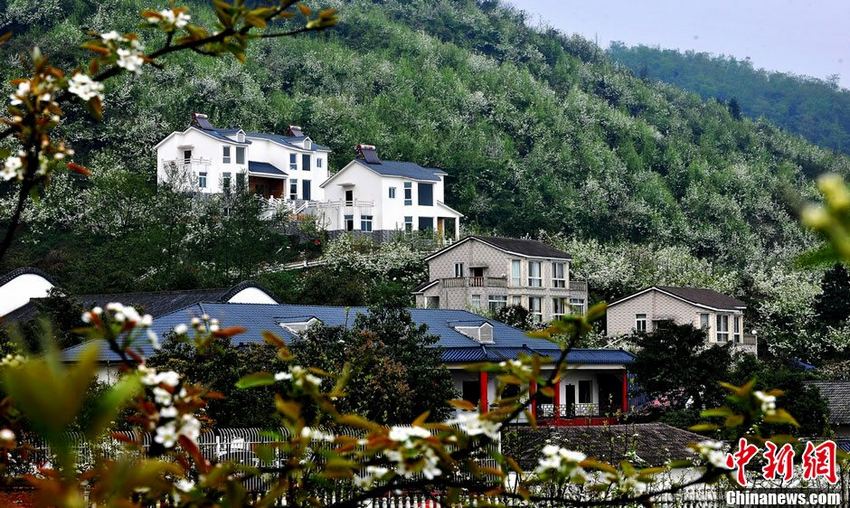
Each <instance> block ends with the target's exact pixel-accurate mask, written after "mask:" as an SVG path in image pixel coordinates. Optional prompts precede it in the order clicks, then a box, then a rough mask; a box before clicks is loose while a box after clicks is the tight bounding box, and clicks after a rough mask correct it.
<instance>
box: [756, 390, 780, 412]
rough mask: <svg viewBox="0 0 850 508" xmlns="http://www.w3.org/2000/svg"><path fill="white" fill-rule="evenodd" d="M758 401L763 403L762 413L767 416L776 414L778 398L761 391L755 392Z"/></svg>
mask: <svg viewBox="0 0 850 508" xmlns="http://www.w3.org/2000/svg"><path fill="white" fill-rule="evenodd" d="M753 395H754V396H755V398H756V400H758V401H759V402H760V403H761V412H762V413H764V414H766V415H772V414H776V396H774V395H768V394H766V393H764V392H762V391H760V390H756V391H755V392H753Z"/></svg>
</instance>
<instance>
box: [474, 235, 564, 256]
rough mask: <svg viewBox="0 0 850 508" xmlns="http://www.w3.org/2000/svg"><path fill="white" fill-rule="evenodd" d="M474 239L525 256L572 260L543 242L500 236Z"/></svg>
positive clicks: (475, 236) (476, 236)
mask: <svg viewBox="0 0 850 508" xmlns="http://www.w3.org/2000/svg"><path fill="white" fill-rule="evenodd" d="M472 238H476V239H478V240H481V241H482V242H486V243H489V244H490V245H493V246H494V247H497V248H499V249H502V250H505V251H509V252H515V253H517V254H522V255H525V256H533V257H542V258H564V259H571V257H570V255H569V254H567V253H566V252H564V251H562V250H558V249H556V248H554V247H550V246H549V245H546V244H545V243H543V242H540V241H537V240H527V239H524V238H503V237H499V236H478V235H474V236H472Z"/></svg>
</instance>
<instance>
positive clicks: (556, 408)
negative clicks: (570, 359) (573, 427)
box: [552, 377, 561, 422]
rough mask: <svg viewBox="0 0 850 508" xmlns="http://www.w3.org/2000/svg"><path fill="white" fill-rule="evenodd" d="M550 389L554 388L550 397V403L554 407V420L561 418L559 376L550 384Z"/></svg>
mask: <svg viewBox="0 0 850 508" xmlns="http://www.w3.org/2000/svg"><path fill="white" fill-rule="evenodd" d="M552 389H553V390H555V393H554V397H552V405H553V407H554V411H553V412H554V416H555V421H556V422H557V421H558V420H560V419H561V378H560V377H559V378H558V379H556V380H555V383H553V384H552Z"/></svg>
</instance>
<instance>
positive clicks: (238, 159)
mask: <svg viewBox="0 0 850 508" xmlns="http://www.w3.org/2000/svg"><path fill="white" fill-rule="evenodd" d="M240 155H241V157H240ZM246 156H247V153H246V150H245V147H244V146H237V147H236V164H245V158H246Z"/></svg>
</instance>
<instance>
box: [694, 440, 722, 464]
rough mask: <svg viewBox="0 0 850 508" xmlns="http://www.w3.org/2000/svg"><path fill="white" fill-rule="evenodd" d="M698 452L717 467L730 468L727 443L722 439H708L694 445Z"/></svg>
mask: <svg viewBox="0 0 850 508" xmlns="http://www.w3.org/2000/svg"><path fill="white" fill-rule="evenodd" d="M694 448H695V450H696V452H697V454H699V456H700V457H702V458H703V459H704V460H705V461H706V462H708V463H709V464H711V465H712V466H714V467H716V468H722V469H729V468H728V466H726V445H724V444H723V443H721V442H720V441H714V440H711V439H706V440H704V441H700V442H699V443H697V444H696V446H694Z"/></svg>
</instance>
